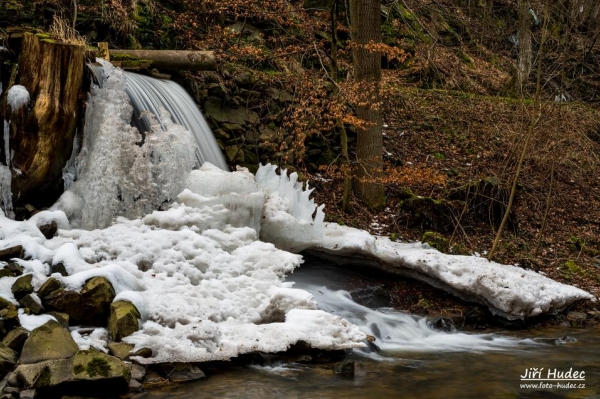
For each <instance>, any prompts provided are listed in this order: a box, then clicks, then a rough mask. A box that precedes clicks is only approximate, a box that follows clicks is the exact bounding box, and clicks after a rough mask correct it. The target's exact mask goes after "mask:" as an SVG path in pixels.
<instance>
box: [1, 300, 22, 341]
mask: <svg viewBox="0 0 600 399" xmlns="http://www.w3.org/2000/svg"><path fill="white" fill-rule="evenodd" d="M20 325H21V323H20V322H19V313H18V311H17V307H16V306H15V305H13V304H10V305H9V306H7V307H6V308H4V309H2V310H0V337H2V338H4V337H5V336H6V334H8V333H9V332H10V331H11V330H12V329H14V328H16V327H19V326H20Z"/></svg>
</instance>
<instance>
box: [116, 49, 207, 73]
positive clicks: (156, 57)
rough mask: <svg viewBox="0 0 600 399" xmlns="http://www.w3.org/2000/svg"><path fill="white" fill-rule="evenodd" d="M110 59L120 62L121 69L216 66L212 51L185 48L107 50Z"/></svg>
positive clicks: (189, 68)
mask: <svg viewBox="0 0 600 399" xmlns="http://www.w3.org/2000/svg"><path fill="white" fill-rule="evenodd" d="M109 55H110V58H111V59H110V61H111V62H113V63H115V62H120V63H121V67H122V68H123V69H140V65H141V66H142V67H143V68H148V67H152V68H159V69H173V70H186V71H207V70H214V69H216V68H217V62H216V59H215V54H214V53H213V52H212V51H187V50H109Z"/></svg>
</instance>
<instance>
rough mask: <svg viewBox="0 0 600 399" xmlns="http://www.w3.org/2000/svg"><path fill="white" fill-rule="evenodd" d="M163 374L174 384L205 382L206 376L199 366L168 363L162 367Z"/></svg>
mask: <svg viewBox="0 0 600 399" xmlns="http://www.w3.org/2000/svg"><path fill="white" fill-rule="evenodd" d="M161 368H162V371H163V373H165V375H166V376H167V378H168V379H169V380H171V381H172V382H186V381H195V380H203V379H205V378H206V375H205V374H204V372H203V371H202V370H200V369H199V368H198V367H197V366H195V365H193V364H188V363H166V364H162V365H161Z"/></svg>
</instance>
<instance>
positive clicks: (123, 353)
mask: <svg viewBox="0 0 600 399" xmlns="http://www.w3.org/2000/svg"><path fill="white" fill-rule="evenodd" d="M134 346H135V345H132V344H126V343H125V342H109V343H108V351H109V352H110V354H111V355H113V356H116V357H118V358H119V359H121V360H124V359H126V358H127V357H128V356H129V354H130V353H131V350H132V349H133V348H134Z"/></svg>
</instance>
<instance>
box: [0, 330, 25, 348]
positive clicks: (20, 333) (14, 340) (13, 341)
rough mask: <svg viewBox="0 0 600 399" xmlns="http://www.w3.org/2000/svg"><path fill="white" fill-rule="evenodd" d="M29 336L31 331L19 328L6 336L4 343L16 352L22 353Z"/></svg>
mask: <svg viewBox="0 0 600 399" xmlns="http://www.w3.org/2000/svg"><path fill="white" fill-rule="evenodd" d="M28 336H29V331H27V330H26V329H25V328H23V327H17V328H15V329H14V330H11V331H10V332H9V333H8V334H6V337H4V339H3V340H2V343H3V344H4V345H6V346H8V347H9V348H10V349H12V350H14V351H17V352H20V351H21V349H22V348H23V345H24V344H25V341H26V340H27V337H28Z"/></svg>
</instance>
